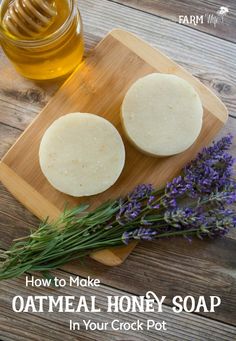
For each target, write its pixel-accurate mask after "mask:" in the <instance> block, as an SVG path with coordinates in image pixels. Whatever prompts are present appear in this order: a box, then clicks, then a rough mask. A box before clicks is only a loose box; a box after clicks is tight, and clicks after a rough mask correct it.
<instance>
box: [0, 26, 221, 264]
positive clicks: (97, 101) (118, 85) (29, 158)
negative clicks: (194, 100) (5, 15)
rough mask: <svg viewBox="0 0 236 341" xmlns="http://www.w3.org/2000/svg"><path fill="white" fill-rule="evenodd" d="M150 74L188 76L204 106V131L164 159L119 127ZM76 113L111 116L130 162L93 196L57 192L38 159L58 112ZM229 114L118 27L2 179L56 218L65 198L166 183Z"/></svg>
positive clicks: (22, 142) (117, 255)
mask: <svg viewBox="0 0 236 341" xmlns="http://www.w3.org/2000/svg"><path fill="white" fill-rule="evenodd" d="M151 72H161V73H172V74H175V75H178V76H180V77H182V78H184V79H186V80H187V81H189V82H190V83H191V84H192V85H193V86H194V87H195V89H196V91H197V92H198V93H199V95H200V97H201V100H202V103H203V106H204V124H203V128H202V132H201V135H200V136H199V138H198V140H197V141H196V142H195V144H194V145H193V146H192V147H191V148H190V149H188V150H187V151H186V152H184V153H182V154H180V155H177V156H173V157H168V158H162V159H157V158H154V157H150V156H146V155H144V154H142V153H141V152H139V151H138V150H136V149H135V148H134V147H133V146H131V145H130V144H129V142H128V141H127V140H126V137H125V136H124V134H123V131H122V128H121V123H120V118H119V110H120V106H121V103H122V100H123V98H124V95H125V93H126V91H127V90H128V88H129V87H130V85H131V84H132V83H133V82H134V81H136V80H137V79H138V78H140V77H142V76H144V75H146V74H149V73H151ZM75 111H81V112H91V113H94V114H97V115H101V116H103V117H105V118H106V119H108V120H110V121H111V122H112V123H113V124H114V125H115V126H116V127H117V129H118V130H119V132H120V133H121V135H122V137H123V139H124V142H125V147H126V164H125V168H124V171H123V173H122V175H121V177H120V178H119V180H118V181H117V183H116V184H115V185H114V186H113V187H111V188H110V189H109V190H107V191H106V192H104V193H102V194H100V195H96V196H92V197H89V198H78V199H77V198H72V197H70V196H68V195H64V194H62V193H60V192H58V191H57V190H55V189H54V188H53V187H51V185H50V184H49V183H48V182H47V180H46V179H45V177H44V176H43V174H42V172H41V170H40V167H39V161H38V150H39V143H40V140H41V138H42V135H43V133H44V132H45V130H46V129H47V128H48V126H49V125H50V124H51V123H52V122H53V121H54V120H55V119H57V118H58V117H59V116H62V115H64V114H67V113H69V112H75ZM227 117H228V114H227V110H226V108H225V106H224V104H223V103H222V102H221V101H220V100H219V99H218V98H217V97H216V96H215V95H214V94H213V93H212V92H211V91H210V90H209V89H208V88H206V87H205V86H204V85H203V84H202V83H201V82H199V81H198V80H197V79H196V78H194V77H193V76H192V75H191V74H189V73H188V72H187V71H186V70H184V69H183V68H182V67H180V66H179V65H178V64H176V63H175V62H173V61H172V60H170V59H169V58H168V57H166V56H165V55H163V54H162V53H161V52H159V51H158V50H155V49H153V48H152V47H151V46H149V45H148V44H146V43H145V42H144V41H142V40H140V39H139V38H137V37H136V36H134V35H132V34H131V33H128V32H125V31H123V30H120V29H116V30H113V31H112V32H110V33H109V34H108V35H107V36H106V37H105V38H104V39H103V40H102V41H101V42H100V43H99V44H98V46H97V47H96V48H95V49H94V50H93V51H92V52H91V54H90V56H89V57H88V58H87V59H86V60H85V61H84V62H83V63H82V64H81V65H80V66H79V67H78V68H77V69H76V71H75V72H74V73H73V74H72V75H71V76H70V77H69V79H68V80H67V81H66V82H65V84H64V85H63V86H62V87H61V88H60V89H59V91H58V92H57V93H56V95H55V96H54V97H53V98H52V99H51V101H50V102H49V103H48V105H47V106H46V107H45V109H44V110H43V111H42V112H41V113H40V114H39V115H38V116H37V118H36V119H35V120H34V121H33V123H32V124H31V125H30V126H29V127H28V128H27V129H26V131H25V132H24V133H23V134H22V135H21V137H20V138H19V139H18V140H17V142H16V143H15V144H14V145H13V147H12V148H11V149H10V150H9V152H8V153H7V154H6V155H5V157H4V158H3V159H2V161H1V163H0V180H1V181H2V182H3V184H4V185H5V186H6V187H7V188H8V190H9V191H10V192H11V193H12V194H13V195H14V196H15V197H16V198H17V199H18V200H19V201H20V202H21V203H22V204H23V205H25V206H26V207H27V208H28V209H29V210H30V211H31V212H32V213H33V214H35V215H36V216H37V217H38V218H40V219H43V218H45V217H47V216H49V217H51V218H55V217H57V216H58V215H59V214H60V212H61V211H62V210H63V208H64V206H65V203H66V202H67V203H69V205H70V206H73V205H76V204H78V203H80V202H84V201H85V202H89V203H90V204H91V205H92V207H95V206H97V205H99V204H101V203H102V202H104V201H106V200H107V199H111V198H116V197H119V196H120V195H125V194H126V193H127V192H128V191H130V190H132V189H133V188H134V186H136V185H137V184H140V183H152V184H154V185H156V186H161V185H164V184H165V183H166V182H167V181H168V180H170V179H171V178H173V177H174V176H176V175H177V174H178V173H179V172H180V170H181V168H182V167H183V166H184V164H186V162H188V161H189V160H190V159H192V158H193V157H194V156H195V155H196V153H197V152H198V151H199V150H200V149H201V148H202V147H203V146H205V145H207V144H208V143H209V142H210V141H211V140H212V139H213V138H214V136H215V135H216V134H217V132H218V131H219V130H220V128H221V127H222V126H223V125H224V123H225V122H226V120H227ZM135 245H136V244H135V243H132V244H131V245H129V246H127V247H126V246H124V247H119V248H113V249H109V250H104V251H99V252H96V253H94V254H92V255H91V257H92V258H94V259H96V260H98V261H99V262H101V263H104V264H106V265H111V266H113V265H119V264H121V263H122V262H123V261H124V259H125V258H126V257H127V256H128V255H129V253H130V252H131V251H132V249H133V248H134V247H135Z"/></svg>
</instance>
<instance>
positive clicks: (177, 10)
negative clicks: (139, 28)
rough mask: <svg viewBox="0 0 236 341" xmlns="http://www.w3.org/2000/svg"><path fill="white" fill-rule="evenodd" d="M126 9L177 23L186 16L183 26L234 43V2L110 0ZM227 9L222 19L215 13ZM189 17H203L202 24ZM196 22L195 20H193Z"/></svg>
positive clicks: (235, 4) (235, 24) (235, 9)
mask: <svg viewBox="0 0 236 341" xmlns="http://www.w3.org/2000/svg"><path fill="white" fill-rule="evenodd" d="M110 1H111V2H116V3H119V4H122V5H124V6H126V7H131V8H134V9H138V10H140V11H142V12H147V13H150V14H152V15H155V16H158V17H161V18H164V19H168V20H171V21H174V22H176V23H179V16H186V17H187V19H186V23H184V25H186V26H188V27H191V28H192V29H195V30H199V31H202V32H207V33H209V34H212V35H213V36H216V37H220V38H223V39H225V40H229V41H232V42H236V3H235V1H234V0H225V1H224V2H222V1H220V0H214V1H210V0H191V1H189V0H183V1H176V0H170V1H165V0H110ZM221 6H224V7H227V8H228V10H229V12H228V13H227V15H225V16H224V18H223V19H222V17H220V16H219V14H218V13H217V11H219V9H220V7H221ZM191 16H195V17H196V16H198V17H201V16H203V22H200V21H199V24H196V21H195V22H194V21H192V23H191V18H190V17H191ZM195 20H197V19H195Z"/></svg>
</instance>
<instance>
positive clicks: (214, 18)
mask: <svg viewBox="0 0 236 341" xmlns="http://www.w3.org/2000/svg"><path fill="white" fill-rule="evenodd" d="M228 13H229V9H228V7H225V6H221V7H220V8H219V9H218V10H217V11H216V13H204V14H201V15H179V24H184V25H193V26H197V25H203V24H208V25H213V26H214V27H216V25H217V24H218V23H220V22H221V23H223V22H224V17H225V16H226V15H227V14H228Z"/></svg>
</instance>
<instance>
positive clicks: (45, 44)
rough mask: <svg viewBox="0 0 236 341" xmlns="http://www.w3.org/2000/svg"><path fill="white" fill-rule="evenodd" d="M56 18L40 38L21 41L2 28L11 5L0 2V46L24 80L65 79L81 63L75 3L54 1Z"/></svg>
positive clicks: (5, 0)
mask: <svg viewBox="0 0 236 341" xmlns="http://www.w3.org/2000/svg"><path fill="white" fill-rule="evenodd" d="M54 2H55V5H56V8H57V13H58V14H57V16H56V17H55V20H54V22H53V24H52V25H51V26H50V27H49V28H48V29H47V30H46V31H44V32H43V33H42V34H41V35H37V36H35V37H30V38H24V39H21V38H19V37H16V36H14V35H13V34H11V33H10V32H8V31H7V29H6V28H4V25H2V20H3V18H4V14H5V12H6V10H7V8H8V7H9V4H11V1H10V0H3V1H2V5H1V12H0V42H1V45H2V48H3V50H4V52H5V54H6V55H7V56H8V58H9V59H10V60H11V61H12V63H13V64H14V66H15V68H16V70H17V71H18V72H19V73H20V74H22V75H23V76H24V77H27V78H31V79H35V80H45V79H54V78H57V77H61V76H64V75H66V74H69V73H70V72H72V71H73V69H74V68H75V67H76V66H77V65H78V64H79V63H80V62H81V60H82V57H83V53H84V42H83V30H82V21H81V17H80V13H79V11H78V7H77V0H54Z"/></svg>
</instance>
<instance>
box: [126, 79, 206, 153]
mask: <svg viewBox="0 0 236 341" xmlns="http://www.w3.org/2000/svg"><path fill="white" fill-rule="evenodd" d="M121 117H122V122H123V126H124V129H125V131H126V134H127V136H128V137H129V139H130V140H131V141H132V142H133V143H134V144H135V146H136V147H138V148H139V149H140V150H142V151H143V152H146V153H148V154H152V155H155V156H168V155H174V154H178V153H181V152H183V151H184V150H186V149H187V148H189V147H190V146H191V145H192V144H193V143H194V141H195V140H196V139H197V137H198V136H199V134H200V131H201V127H202V117H203V108H202V103H201V100H200V98H199V96H198V94H197V92H196V91H195V90H194V88H193V87H192V86H191V85H190V84H189V83H188V82H186V81H185V80H183V79H182V78H179V77H177V76H175V75H170V74H159V73H153V74H150V75H148V76H145V77H143V78H140V79H139V80H138V81H136V82H135V83H134V84H133V85H132V86H131V88H130V89H129V90H128V92H127V94H126V96H125V98H124V101H123V104H122V108H121Z"/></svg>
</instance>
